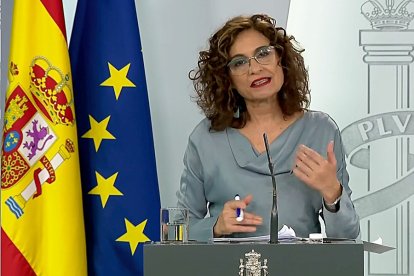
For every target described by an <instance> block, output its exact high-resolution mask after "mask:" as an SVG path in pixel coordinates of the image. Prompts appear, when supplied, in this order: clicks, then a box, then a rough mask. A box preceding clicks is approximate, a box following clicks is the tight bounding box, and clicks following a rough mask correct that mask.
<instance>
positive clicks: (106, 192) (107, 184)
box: [88, 172, 123, 208]
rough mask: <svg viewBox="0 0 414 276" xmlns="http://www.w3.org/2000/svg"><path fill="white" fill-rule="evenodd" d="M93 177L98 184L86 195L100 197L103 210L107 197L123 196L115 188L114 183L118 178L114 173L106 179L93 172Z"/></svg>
mask: <svg viewBox="0 0 414 276" xmlns="http://www.w3.org/2000/svg"><path fill="white" fill-rule="evenodd" d="M95 176H96V182H97V183H98V185H96V187H95V188H93V189H92V190H90V191H89V192H88V194H90V195H99V196H101V203H102V208H105V205H106V202H107V201H108V198H109V196H120V195H123V194H122V193H121V192H120V191H119V190H118V189H117V188H116V187H115V181H116V178H117V176H118V173H115V174H113V175H111V176H110V177H108V178H104V177H103V176H102V175H100V174H99V173H98V172H95Z"/></svg>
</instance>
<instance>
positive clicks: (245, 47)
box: [229, 29, 270, 56]
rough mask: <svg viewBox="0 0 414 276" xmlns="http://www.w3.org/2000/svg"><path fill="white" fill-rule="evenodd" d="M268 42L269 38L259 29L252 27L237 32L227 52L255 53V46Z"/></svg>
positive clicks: (239, 53) (236, 53) (249, 54)
mask: <svg viewBox="0 0 414 276" xmlns="http://www.w3.org/2000/svg"><path fill="white" fill-rule="evenodd" d="M269 43H270V41H269V39H268V38H267V37H266V36H264V35H263V34H262V33H260V32H259V31H257V30H254V29H248V30H244V31H242V32H241V33H240V34H238V36H237V37H236V39H235V40H234V43H233V45H231V47H230V51H229V54H230V56H235V55H244V56H251V55H254V54H255V52H256V50H257V48H259V47H261V46H265V45H269Z"/></svg>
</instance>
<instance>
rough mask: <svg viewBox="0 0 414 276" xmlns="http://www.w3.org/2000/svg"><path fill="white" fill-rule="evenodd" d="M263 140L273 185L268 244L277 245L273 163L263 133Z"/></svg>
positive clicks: (277, 223) (277, 225)
mask: <svg viewBox="0 0 414 276" xmlns="http://www.w3.org/2000/svg"><path fill="white" fill-rule="evenodd" d="M263 140H264V144H265V147H266V154H267V161H268V163H269V171H270V176H271V177H272V184H273V202H272V211H271V213H270V243H271V244H276V243H278V232H279V218H278V212H277V193H276V192H277V189H276V178H275V174H274V171H273V163H272V159H271V157H270V152H269V142H268V141H267V134H266V133H263Z"/></svg>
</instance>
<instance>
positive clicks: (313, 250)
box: [144, 240, 364, 276]
mask: <svg viewBox="0 0 414 276" xmlns="http://www.w3.org/2000/svg"><path fill="white" fill-rule="evenodd" d="M363 254H364V245H363V243H362V242H361V241H355V240H348V241H345V240H344V241H325V242H324V243H309V242H301V241H295V242H285V243H284V242H282V243H279V244H268V243H204V244H203V243H188V244H160V243H152V244H145V245H144V275H145V276H153V275H154V276H156V275H180V276H195V275H197V276H203V275H208V276H211V275H224V276H232V275H235V276H237V275H243V276H244V275H246V276H247V275H249V276H256V275H257V276H261V275H269V276H273V275H275V276H279V275H281V276H306V275H310V276H313V275H318V276H333V275H335V276H350V275H352V276H359V275H360V276H363V275H364V255H363Z"/></svg>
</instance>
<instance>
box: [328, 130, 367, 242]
mask: <svg viewBox="0 0 414 276" xmlns="http://www.w3.org/2000/svg"><path fill="white" fill-rule="evenodd" d="M334 152H335V156H336V160H337V173H336V175H337V178H338V180H339V182H340V183H341V185H342V187H343V189H342V195H341V197H340V201H339V203H338V204H339V205H338V210H337V212H331V211H329V210H327V209H326V206H325V204H323V206H324V207H323V217H324V221H325V231H326V235H327V236H328V237H332V238H335V237H338V238H350V239H355V238H357V237H358V235H359V232H360V224H359V217H358V215H357V213H356V211H355V208H354V204H353V203H352V200H351V194H352V191H351V189H350V187H349V185H348V182H349V174H348V172H347V170H346V161H345V151H344V147H343V144H342V138H341V135H340V132H339V129H337V131H336V134H335V140H334Z"/></svg>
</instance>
